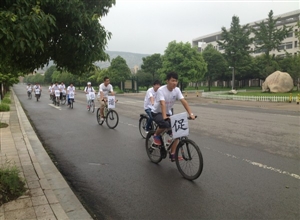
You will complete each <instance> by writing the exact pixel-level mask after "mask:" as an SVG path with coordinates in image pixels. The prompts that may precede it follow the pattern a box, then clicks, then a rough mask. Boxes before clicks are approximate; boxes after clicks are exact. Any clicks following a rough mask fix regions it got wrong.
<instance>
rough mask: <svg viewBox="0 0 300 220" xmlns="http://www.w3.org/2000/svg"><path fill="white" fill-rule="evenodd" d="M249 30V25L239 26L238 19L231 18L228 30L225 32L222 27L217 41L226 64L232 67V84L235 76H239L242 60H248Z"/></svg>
mask: <svg viewBox="0 0 300 220" xmlns="http://www.w3.org/2000/svg"><path fill="white" fill-rule="evenodd" d="M250 34H251V30H250V28H249V25H244V26H241V25H240V19H239V17H237V16H233V17H232V21H231V25H230V30H229V31H227V30H226V28H225V27H222V34H221V41H217V42H218V45H219V46H220V47H222V48H223V49H224V50H225V57H226V60H227V62H228V64H229V65H230V66H231V67H233V77H232V78H233V82H235V76H238V74H240V72H239V71H237V70H238V69H239V67H242V65H240V64H241V63H245V61H243V60H244V59H249V56H250V55H249V54H250V50H249V49H250V44H251V43H252V40H253V39H252V38H250Z"/></svg>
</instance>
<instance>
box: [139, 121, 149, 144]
mask: <svg viewBox="0 0 300 220" xmlns="http://www.w3.org/2000/svg"><path fill="white" fill-rule="evenodd" d="M147 121H148V118H146V117H145V116H141V118H140V120H139V130H140V134H141V135H142V137H143V138H144V139H145V138H146V137H147V133H146V125H147Z"/></svg>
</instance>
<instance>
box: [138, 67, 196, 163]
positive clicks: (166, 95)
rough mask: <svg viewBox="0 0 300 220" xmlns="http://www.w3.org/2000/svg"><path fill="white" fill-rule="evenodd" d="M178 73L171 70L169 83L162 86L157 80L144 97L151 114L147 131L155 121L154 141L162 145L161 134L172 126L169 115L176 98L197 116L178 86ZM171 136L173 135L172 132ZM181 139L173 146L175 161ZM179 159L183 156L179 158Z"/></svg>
mask: <svg viewBox="0 0 300 220" xmlns="http://www.w3.org/2000/svg"><path fill="white" fill-rule="evenodd" d="M177 84H178V74H177V73H175V72H170V73H168V74H167V84H166V85H163V86H161V83H160V82H159V81H158V80H156V81H154V83H153V87H152V88H150V89H148V90H147V92H146V95H145V99H144V110H145V112H146V113H147V115H148V116H149V118H148V121H147V124H146V126H145V130H146V132H148V131H149V126H150V124H151V123H152V121H154V122H155V123H156V124H157V125H158V128H157V129H156V131H155V133H154V136H153V143H154V144H155V145H157V146H161V145H162V143H161V134H162V132H163V131H165V130H166V129H170V128H171V124H170V120H169V117H170V116H171V115H172V113H173V112H172V108H173V105H174V103H175V101H176V100H180V102H181V103H182V105H183V107H184V108H185V110H186V111H187V113H188V115H189V118H190V119H192V120H194V119H195V116H194V114H193V113H192V111H191V109H190V107H189V105H188V103H187V101H186V100H185V99H184V96H183V95H182V92H181V91H180V89H179V88H178V87H177ZM170 136H172V134H171V132H170ZM178 142H179V140H177V139H176V140H175V141H174V143H173V144H172V146H171V152H170V160H171V161H172V162H173V161H175V150H176V147H177V145H178ZM178 159H179V160H180V159H182V158H178Z"/></svg>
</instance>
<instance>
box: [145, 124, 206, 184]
mask: <svg viewBox="0 0 300 220" xmlns="http://www.w3.org/2000/svg"><path fill="white" fill-rule="evenodd" d="M167 132H168V129H166V130H165V131H164V132H163V133H162V135H161V143H162V145H161V146H157V145H155V144H154V143H153V135H154V133H155V131H149V133H148V134H147V137H146V151H147V155H148V157H149V159H150V160H151V161H152V162H153V163H156V164H158V163H159V162H161V161H162V159H165V158H166V157H167V154H168V153H169V154H170V150H171V146H172V144H173V143H174V142H175V140H176V139H178V140H179V143H178V145H177V147H176V150H175V162H176V166H177V169H178V171H179V172H180V174H181V175H182V176H183V177H184V178H185V179H188V180H195V179H197V178H198V177H199V176H200V175H201V173H202V170H203V157H202V153H201V151H200V148H199V147H198V145H197V144H196V143H195V142H194V141H192V140H191V139H189V138H188V137H187V136H185V137H179V138H175V139H172V141H171V143H169V141H167V136H168V135H167ZM179 157H182V160H178V158H179Z"/></svg>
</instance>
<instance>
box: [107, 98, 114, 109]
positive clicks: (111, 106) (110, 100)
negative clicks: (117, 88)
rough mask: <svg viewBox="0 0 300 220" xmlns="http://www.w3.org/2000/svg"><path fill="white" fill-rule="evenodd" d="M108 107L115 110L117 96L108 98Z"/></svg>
mask: <svg viewBox="0 0 300 220" xmlns="http://www.w3.org/2000/svg"><path fill="white" fill-rule="evenodd" d="M107 107H108V108H115V107H116V97H115V96H108V97H107Z"/></svg>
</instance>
